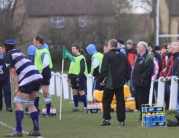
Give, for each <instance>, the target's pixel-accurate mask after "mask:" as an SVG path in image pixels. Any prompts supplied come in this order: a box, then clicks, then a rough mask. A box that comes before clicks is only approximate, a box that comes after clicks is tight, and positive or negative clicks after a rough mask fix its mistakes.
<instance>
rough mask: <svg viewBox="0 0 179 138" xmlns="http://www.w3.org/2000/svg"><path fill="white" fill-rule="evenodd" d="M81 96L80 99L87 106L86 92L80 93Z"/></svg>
mask: <svg viewBox="0 0 179 138" xmlns="http://www.w3.org/2000/svg"><path fill="white" fill-rule="evenodd" d="M81 98H82V101H83V104H84V107H87V100H86V94H84V95H81Z"/></svg>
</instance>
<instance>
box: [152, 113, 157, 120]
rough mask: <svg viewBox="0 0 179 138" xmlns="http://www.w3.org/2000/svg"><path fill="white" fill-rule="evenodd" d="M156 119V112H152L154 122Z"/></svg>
mask: <svg viewBox="0 0 179 138" xmlns="http://www.w3.org/2000/svg"><path fill="white" fill-rule="evenodd" d="M154 121H156V114H155V113H153V114H152V122H154Z"/></svg>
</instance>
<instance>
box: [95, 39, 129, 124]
mask: <svg viewBox="0 0 179 138" xmlns="http://www.w3.org/2000/svg"><path fill="white" fill-rule="evenodd" d="M117 43H118V42H117V40H115V39H112V40H110V41H109V42H108V49H109V51H108V52H107V53H106V54H105V55H104V58H103V62H102V68H101V74H100V75H99V77H98V79H99V81H100V82H101V84H105V86H104V93H103V99H102V103H103V118H104V121H103V122H102V123H101V124H100V126H105V125H110V124H111V122H110V119H111V116H110V109H111V107H110V105H111V101H112V99H113V96H114V94H115V96H116V101H117V120H118V121H119V125H120V126H124V121H125V102H124V93H123V87H124V84H125V83H126V82H127V81H128V80H129V79H130V74H131V67H130V64H129V62H128V59H127V57H126V56H125V55H124V54H123V53H121V52H120V50H119V49H116V48H117Z"/></svg>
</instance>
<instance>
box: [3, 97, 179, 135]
mask: <svg viewBox="0 0 179 138" xmlns="http://www.w3.org/2000/svg"><path fill="white" fill-rule="evenodd" d="M40 98H41V99H40V108H41V109H42V107H43V106H45V102H44V100H43V97H42V95H41V96H40ZM52 98H53V102H52V103H53V106H55V107H56V108H57V116H56V117H51V118H44V117H42V116H41V115H40V119H39V120H40V131H41V133H42V137H43V138H94V137H96V138H175V137H177V136H178V128H168V127H151V128H142V127H141V123H139V122H136V120H137V119H138V118H139V112H133V113H127V114H126V121H125V125H126V126H125V127H119V126H118V122H117V119H116V114H115V113H111V115H112V124H111V125H110V126H104V127H103V126H99V123H100V122H101V121H102V120H103V119H102V113H94V114H87V113H86V112H82V109H83V104H82V103H79V107H80V109H81V112H76V113H70V112H69V111H70V110H71V109H72V107H73V104H71V103H69V102H70V100H64V101H63V106H62V107H63V108H62V120H61V121H59V103H60V102H59V97H56V96H52ZM173 116H174V113H170V114H167V115H166V118H173ZM2 123H4V124H2ZM4 125H7V126H4ZM8 127H15V117H14V112H12V113H9V112H5V109H4V110H3V111H2V112H0V138H3V135H4V134H5V133H9V132H11V131H12V128H8ZM30 130H32V122H31V119H30V118H29V117H28V116H27V115H25V117H24V121H23V131H25V132H29V131H30ZM24 138H28V136H26V134H24Z"/></svg>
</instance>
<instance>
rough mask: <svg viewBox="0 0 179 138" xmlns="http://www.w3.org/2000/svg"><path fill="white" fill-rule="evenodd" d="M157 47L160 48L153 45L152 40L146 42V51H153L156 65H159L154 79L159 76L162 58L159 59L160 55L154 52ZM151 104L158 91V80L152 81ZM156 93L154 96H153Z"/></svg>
mask: <svg viewBox="0 0 179 138" xmlns="http://www.w3.org/2000/svg"><path fill="white" fill-rule="evenodd" d="M157 49H160V47H159V46H155V47H154V46H153V43H152V42H148V51H149V52H153V53H154V58H156V61H157V62H158V65H159V71H158V74H157V76H156V79H158V78H159V77H160V71H161V70H162V59H161V55H160V54H159V53H158V52H156V51H155V50H157ZM153 93H154V94H153V98H152V99H153V100H152V102H153V104H155V101H156V99H155V98H156V96H157V93H158V81H155V82H154V91H153ZM155 95H156V96H155Z"/></svg>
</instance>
